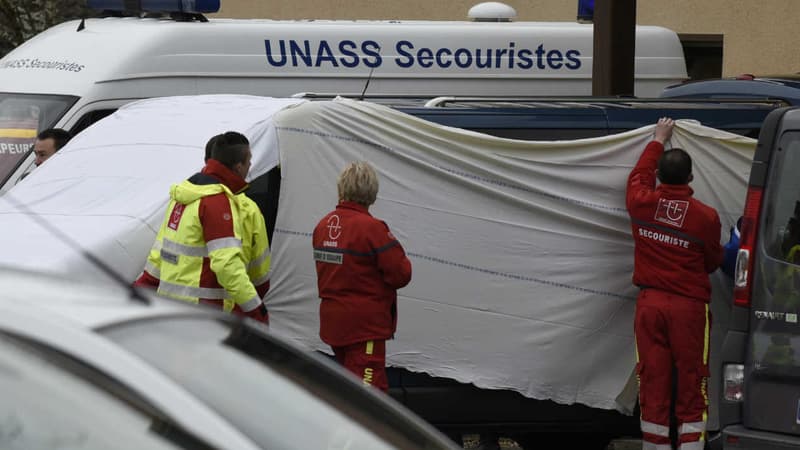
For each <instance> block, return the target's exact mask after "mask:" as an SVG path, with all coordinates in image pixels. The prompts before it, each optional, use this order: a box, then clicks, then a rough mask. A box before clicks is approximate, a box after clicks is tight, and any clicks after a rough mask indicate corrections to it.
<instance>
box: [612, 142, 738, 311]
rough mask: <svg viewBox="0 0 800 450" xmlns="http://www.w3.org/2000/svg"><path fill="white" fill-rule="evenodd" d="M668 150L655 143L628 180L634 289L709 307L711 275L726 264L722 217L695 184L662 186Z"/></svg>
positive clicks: (648, 146)
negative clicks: (660, 171) (659, 173)
mask: <svg viewBox="0 0 800 450" xmlns="http://www.w3.org/2000/svg"><path fill="white" fill-rule="evenodd" d="M662 153H664V146H663V145H662V144H661V143H659V142H656V141H653V142H650V144H648V145H647V148H645V150H644V153H642V156H641V157H640V158H639V162H637V163H636V167H634V168H633V171H632V172H631V174H630V176H629V177H628V189H627V193H626V206H627V208H628V213H629V214H630V216H631V227H632V230H633V239H634V243H635V251H634V269H633V284H635V285H637V286H639V287H643V288H644V287H650V288H655V289H659V290H662V291H666V292H671V293H674V294H678V295H683V296H686V297H692V298H696V299H699V300H703V301H705V302H708V301H709V300H710V299H711V283H710V282H709V279H708V274H709V273H711V272H713V271H715V270H716V269H717V267H719V266H720V264H722V256H723V253H722V246H721V245H720V243H719V240H720V232H721V225H720V222H719V216H718V215H717V212H716V211H715V210H714V209H713V208H711V207H710V206H707V205H705V204H703V203H702V202H700V201H699V200H696V199H694V198H692V193H693V191H692V189H691V188H690V187H689V185H686V184H682V185H670V184H660V185H659V186H658V187H656V173H655V171H656V168H657V166H658V159H659V158H660V157H661V154H662Z"/></svg>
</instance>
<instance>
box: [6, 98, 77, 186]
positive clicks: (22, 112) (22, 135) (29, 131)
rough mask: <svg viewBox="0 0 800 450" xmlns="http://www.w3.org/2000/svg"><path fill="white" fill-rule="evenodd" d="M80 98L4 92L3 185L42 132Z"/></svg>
mask: <svg viewBox="0 0 800 450" xmlns="http://www.w3.org/2000/svg"><path fill="white" fill-rule="evenodd" d="M77 99H78V98H77V97H71V96H66V95H32V94H9V93H0V185H2V184H4V183H5V181H6V180H7V179H8V177H9V176H10V175H11V174H12V173H13V172H14V170H15V169H16V168H17V167H18V166H19V165H20V164H21V163H22V161H23V160H24V159H25V156H26V155H27V154H28V153H29V152H30V150H31V144H33V141H34V140H35V139H36V135H37V134H38V132H39V131H41V130H44V129H46V128H50V127H52V126H53V125H54V124H55V123H56V122H57V121H58V119H60V118H61V116H62V115H63V114H64V112H65V111H66V110H67V109H69V108H70V107H71V106H72V105H73V104H74V103H75V101H77Z"/></svg>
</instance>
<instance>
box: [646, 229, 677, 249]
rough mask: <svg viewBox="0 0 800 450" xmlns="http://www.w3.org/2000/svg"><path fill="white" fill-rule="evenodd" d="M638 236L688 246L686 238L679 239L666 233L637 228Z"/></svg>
mask: <svg viewBox="0 0 800 450" xmlns="http://www.w3.org/2000/svg"><path fill="white" fill-rule="evenodd" d="M639 236H642V237H646V238H648V239H652V240H654V241H657V242H662V243H664V244H668V245H674V246H676V247H683V248H689V241H687V240H686V239H681V238H678V237H675V236H672V235H669V234H666V233H659V232H658V231H652V230H645V229H644V228H639Z"/></svg>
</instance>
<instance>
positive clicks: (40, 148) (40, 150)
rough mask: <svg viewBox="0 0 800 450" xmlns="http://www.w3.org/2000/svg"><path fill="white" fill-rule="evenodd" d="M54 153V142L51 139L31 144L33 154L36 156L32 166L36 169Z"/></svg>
mask: <svg viewBox="0 0 800 450" xmlns="http://www.w3.org/2000/svg"><path fill="white" fill-rule="evenodd" d="M55 152H56V142H55V141H54V140H53V139H44V140H41V141H40V140H38V139H37V140H36V142H35V143H34V144H33V153H34V154H35V155H36V159H35V160H34V162H33V163H34V164H36V166H37V167H38V166H39V165H41V164H42V163H43V162H45V160H46V159H47V158H49V157H51V156H53V154H54V153H55Z"/></svg>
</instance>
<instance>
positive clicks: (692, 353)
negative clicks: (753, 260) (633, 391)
mask: <svg viewBox="0 0 800 450" xmlns="http://www.w3.org/2000/svg"><path fill="white" fill-rule="evenodd" d="M673 127H674V122H673V121H672V120H671V119H669V118H661V119H659V121H658V123H657V124H656V129H655V137H654V139H653V141H652V142H650V143H649V144H648V145H647V147H646V148H645V150H644V153H642V155H641V157H640V158H639V161H638V162H637V163H636V167H634V168H633V171H632V172H631V174H630V176H629V177H628V187H627V193H626V206H627V209H628V213H629V214H630V217H631V227H632V230H633V239H634V242H635V250H634V271H633V283H634V284H635V285H637V286H638V287H639V288H640V289H641V292H640V293H639V297H638V298H637V300H636V318H635V322H634V334H635V336H636V353H637V359H638V362H637V373H638V376H639V405H640V407H641V426H642V434H643V447H642V448H643V450H648V449H652V450H661V449H664V450H668V449H670V448H671V447H670V438H669V411H670V399H671V397H672V365H673V363H674V365H675V368H676V372H677V377H678V379H677V386H678V391H677V395H676V399H675V400H676V401H675V415H676V417H677V419H678V430H677V431H678V433H677V434H678V448H679V449H680V450H695V449H696V450H702V449H703V444H704V440H705V428H706V416H707V412H708V397H707V394H708V392H707V381H708V357H709V339H710V331H711V313H710V310H709V305H708V303H709V301H710V299H711V283H710V281H709V278H708V274H709V273H711V272H713V271H714V270H716V269H717V268H718V267H719V266H720V264H721V263H722V256H723V252H722V247H721V245H720V231H721V225H720V221H719V216H718V215H717V212H716V211H715V210H714V209H713V208H711V207H709V206H707V205H705V204H703V203H702V202H700V201H699V200H696V199H694V198H692V193H693V191H692V189H691V188H690V187H689V182H691V181H692V178H693V176H692V160H691V158H690V157H689V155H688V153H686V151H684V150H682V149H678V148H672V149H670V150H667V151H664V143H665V142H666V141H668V140H669V139H670V138H671V137H672V129H673ZM656 178H658V181H660V184H659V186H658V187H656Z"/></svg>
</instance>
